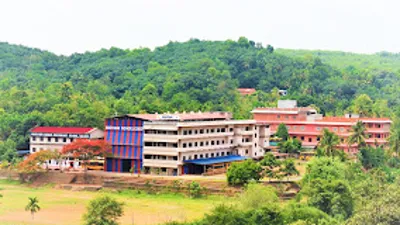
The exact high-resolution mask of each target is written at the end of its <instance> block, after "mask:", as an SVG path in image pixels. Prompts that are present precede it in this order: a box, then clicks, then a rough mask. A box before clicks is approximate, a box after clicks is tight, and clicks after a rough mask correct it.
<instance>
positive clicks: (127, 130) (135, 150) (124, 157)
mask: <svg viewBox="0 0 400 225" xmlns="http://www.w3.org/2000/svg"><path fill="white" fill-rule="evenodd" d="M105 128H106V129H105V140H106V141H107V142H108V143H110V144H111V150H110V153H111V154H112V156H111V157H108V158H107V159H106V163H105V166H104V169H105V171H113V172H129V169H130V168H129V165H130V167H131V168H132V167H134V168H135V173H138V172H140V170H141V168H142V153H143V134H144V132H143V120H140V119H134V118H128V117H126V118H109V119H106V121H105Z"/></svg>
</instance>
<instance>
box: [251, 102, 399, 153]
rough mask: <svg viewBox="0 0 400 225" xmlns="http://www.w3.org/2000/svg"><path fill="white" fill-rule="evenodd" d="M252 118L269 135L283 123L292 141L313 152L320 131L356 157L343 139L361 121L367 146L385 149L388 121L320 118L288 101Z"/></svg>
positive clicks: (353, 116) (351, 116)
mask: <svg viewBox="0 0 400 225" xmlns="http://www.w3.org/2000/svg"><path fill="white" fill-rule="evenodd" d="M252 114H253V118H254V119H255V120H256V121H258V122H265V123H268V124H270V130H271V134H273V133H275V132H276V130H277V128H278V126H279V124H281V123H284V124H285V125H286V127H287V129H288V132H289V135H290V136H291V137H292V138H298V139H300V140H301V141H302V144H303V147H306V148H315V147H316V146H317V145H318V143H319V141H320V137H321V133H322V130H323V129H324V128H327V129H329V130H330V131H332V132H334V133H336V134H337V135H338V136H339V137H340V145H339V146H338V147H340V148H341V149H343V150H344V151H346V152H349V153H356V152H358V147H357V145H356V144H354V145H352V146H350V147H349V146H348V145H347V138H348V137H349V136H350V135H351V127H352V126H354V125H355V124H356V123H357V122H358V121H361V122H362V123H363V124H364V125H365V128H366V134H367V137H368V138H367V139H366V143H367V144H368V145H371V146H374V145H376V144H378V145H382V146H387V145H388V141H387V138H388V137H389V132H390V125H391V123H392V121H391V120H390V119H389V118H367V117H360V116H359V115H356V114H346V115H345V116H344V117H323V116H322V115H321V114H318V113H317V111H316V110H315V109H313V108H310V107H297V102H296V101H292V100H280V101H278V107H277V108H271V107H269V108H256V109H254V110H253V111H252Z"/></svg>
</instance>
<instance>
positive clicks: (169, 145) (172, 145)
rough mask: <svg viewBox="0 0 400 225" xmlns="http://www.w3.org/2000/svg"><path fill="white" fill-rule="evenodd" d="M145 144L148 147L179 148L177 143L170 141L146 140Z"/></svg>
mask: <svg viewBox="0 0 400 225" xmlns="http://www.w3.org/2000/svg"><path fill="white" fill-rule="evenodd" d="M144 146H148V147H167V148H177V147H178V144H177V143H168V142H147V141H146V142H144Z"/></svg>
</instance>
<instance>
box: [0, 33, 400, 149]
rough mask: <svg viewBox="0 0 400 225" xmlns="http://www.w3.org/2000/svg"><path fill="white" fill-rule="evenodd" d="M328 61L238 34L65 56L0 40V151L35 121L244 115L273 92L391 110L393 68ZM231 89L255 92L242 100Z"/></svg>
mask: <svg viewBox="0 0 400 225" xmlns="http://www.w3.org/2000/svg"><path fill="white" fill-rule="evenodd" d="M327 62H328V63H329V64H330V63H331V62H329V61H327ZM329 64H325V63H323V61H321V60H320V59H319V58H318V57H293V56H292V54H289V53H286V52H283V51H281V52H280V53H277V52H274V49H273V47H272V46H264V47H263V46H262V45H261V44H256V43H255V42H253V41H249V40H248V39H246V38H240V39H239V40H238V41H230V40H228V41H200V40H197V39H191V40H190V41H188V42H184V43H175V42H170V43H169V44H167V45H165V46H162V47H158V48H156V49H154V50H150V49H147V48H142V49H134V50H122V49H118V48H111V49H109V50H105V49H103V50H100V51H97V52H91V53H90V52H88V53H85V54H74V55H71V56H69V57H65V56H57V55H54V54H52V53H49V52H45V51H40V50H37V49H31V48H27V47H23V46H16V45H10V44H7V43H0V141H4V142H0V155H1V154H2V153H1V152H4V151H5V150H4V149H9V148H10V146H13V145H14V143H16V145H17V148H27V143H28V142H27V132H28V129H30V128H31V127H33V126H35V125H59V126H66V125H70V126H72V125H75V126H98V127H102V126H103V118H104V117H107V116H110V115H114V114H124V113H139V112H149V113H154V112H167V111H170V112H174V111H198V110H202V111H206V110H221V111H222V110H227V111H232V112H233V113H234V115H235V117H236V118H248V117H250V113H249V111H250V110H251V109H252V108H253V107H256V106H271V105H274V104H276V100H277V99H278V98H279V95H278V94H277V89H287V90H288V92H289V96H287V98H290V99H297V100H298V102H299V105H301V106H307V105H310V104H314V105H316V106H317V107H318V108H319V109H320V110H321V112H322V113H326V114H343V113H344V112H346V111H349V110H353V111H357V112H360V111H362V112H363V113H364V114H371V115H372V114H374V115H376V116H387V115H388V113H389V109H388V107H389V108H390V109H391V110H392V111H394V112H396V111H397V105H398V102H399V101H400V90H399V87H400V81H399V74H398V72H396V71H395V70H391V69H387V70H386V68H382V69H379V70H366V69H365V68H363V67H359V65H355V66H354V67H346V68H344V69H343V68H340V66H339V67H338V69H336V66H337V65H336V64H333V65H334V66H331V65H329ZM238 87H253V88H256V89H257V90H259V91H258V92H257V93H256V94H254V95H253V96H248V97H245V98H243V97H240V95H239V94H238V93H237V91H236V88H238ZM363 94H366V95H368V96H369V97H370V98H371V99H372V100H371V99H369V97H368V96H366V95H363ZM360 95H361V97H359V98H358V100H354V99H356V98H357V97H358V96H360ZM6 140H8V141H6ZM2 149H3V150H2Z"/></svg>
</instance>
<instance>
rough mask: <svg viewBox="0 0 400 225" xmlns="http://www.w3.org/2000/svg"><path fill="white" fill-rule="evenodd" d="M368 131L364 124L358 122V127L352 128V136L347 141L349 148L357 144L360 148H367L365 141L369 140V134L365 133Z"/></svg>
mask: <svg viewBox="0 0 400 225" xmlns="http://www.w3.org/2000/svg"><path fill="white" fill-rule="evenodd" d="M365 131H366V129H365V126H364V124H363V123H362V122H361V121H358V122H357V123H356V125H354V126H352V127H351V135H350V136H349V138H348V139H347V144H348V145H349V148H350V146H351V145H352V144H355V143H356V144H357V145H358V146H359V147H365V145H366V143H365V139H366V138H367V134H366V133H365Z"/></svg>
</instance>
